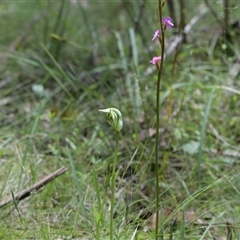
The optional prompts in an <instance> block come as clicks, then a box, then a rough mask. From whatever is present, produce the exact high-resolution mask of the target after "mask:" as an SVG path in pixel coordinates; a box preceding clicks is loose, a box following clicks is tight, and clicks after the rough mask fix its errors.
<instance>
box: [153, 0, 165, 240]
mask: <svg viewBox="0 0 240 240" xmlns="http://www.w3.org/2000/svg"><path fill="white" fill-rule="evenodd" d="M158 2H159V21H160V29H161V37H160V39H161V40H160V46H161V61H160V67H159V68H158V81H157V92H156V108H157V120H156V129H157V131H156V142H155V181H156V226H155V239H156V240H157V239H158V228H159V206H160V204H159V203H160V198H159V195H160V189H159V148H158V145H159V128H160V87H161V77H162V69H163V61H164V47H165V44H164V29H163V24H162V3H161V0H159V1H158Z"/></svg>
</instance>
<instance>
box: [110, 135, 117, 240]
mask: <svg viewBox="0 0 240 240" xmlns="http://www.w3.org/2000/svg"><path fill="white" fill-rule="evenodd" d="M118 143H119V131H116V145H115V152H114V159H113V168H112V177H111V210H110V240H113V235H114V230H113V228H114V226H113V213H114V200H115V181H116V177H117V175H116V166H117V154H118Z"/></svg>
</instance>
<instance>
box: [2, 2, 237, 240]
mask: <svg viewBox="0 0 240 240" xmlns="http://www.w3.org/2000/svg"><path fill="white" fill-rule="evenodd" d="M90 2H91V1H77V3H75V1H64V0H63V1H38V0H35V1H23V2H22V1H19V2H16V1H5V2H1V3H0V19H1V23H2V24H1V26H2V27H1V29H0V42H1V45H0V51H1V57H0V60H1V65H0V72H1V80H0V96H1V98H0V122H1V126H0V131H1V134H0V164H1V165H0V166H1V167H0V193H1V195H0V197H1V199H0V202H1V201H3V200H4V199H6V198H8V197H13V196H16V194H17V193H18V192H19V191H21V190H23V189H26V188H28V187H30V186H31V185H33V184H34V183H36V182H38V181H39V180H41V179H42V178H43V177H44V176H46V175H48V174H51V173H52V172H54V171H55V170H56V169H58V168H60V167H62V166H66V167H67V168H68V171H67V173H65V174H64V175H62V176H60V177H58V178H56V179H55V180H54V181H52V182H51V183H49V184H48V185H47V186H45V187H43V188H42V190H37V191H36V192H34V193H33V194H32V195H31V196H29V197H28V198H26V199H24V200H22V201H20V202H19V203H17V202H16V201H15V202H14V201H13V202H12V203H11V204H9V205H7V206H4V207H2V208H1V211H0V216H1V220H0V221H1V231H0V239H71V238H72V239H101V240H104V239H109V222H110V201H111V194H110V188H109V182H110V179H111V173H112V163H113V159H114V147H115V144H114V143H115V140H114V135H113V134H111V133H112V129H111V128H109V126H108V124H107V123H106V121H105V119H104V116H102V115H101V114H99V112H98V109H104V108H108V107H112V106H114V107H116V108H119V109H120V110H121V112H122V114H123V121H124V127H123V129H122V131H121V135H122V136H121V138H120V141H119V151H118V156H117V159H118V161H117V167H116V170H117V171H118V177H117V178H116V184H115V202H114V205H115V209H114V226H115V233H116V236H115V238H116V239H122V240H125V239H127V240H128V239H144V240H146V239H154V238H155V236H154V229H151V221H152V217H151V215H152V214H153V213H154V206H155V192H154V191H155V187H154V181H155V178H154V173H155V167H156V166H155V163H154V157H153V156H154V142H155V134H156V130H155V122H156V119H155V116H156V109H155V107H154V106H155V101H156V99H155V89H156V83H157V74H156V69H155V68H154V67H153V68H152V66H151V65H150V64H149V61H150V59H151V57H152V56H154V55H156V50H155V49H157V48H156V47H153V46H154V44H155V42H154V43H152V42H151V37H152V35H153V33H154V31H155V30H156V26H157V17H158V16H157V9H156V4H155V2H154V1H146V3H145V6H144V7H143V14H142V15H141V16H140V21H139V26H137V27H136V23H135V22H134V21H135V19H137V16H138V14H139V11H140V9H141V6H140V2H141V1H112V2H109V1H106V2H104V1H92V2H91V3H90ZM185 2H186V6H185V8H186V9H185V17H186V22H187V23H188V22H189V21H190V20H191V19H192V18H193V17H194V16H195V15H196V14H198V12H199V9H198V8H197V6H196V1H195V2H190V1H185ZM229 2H231V4H232V5H231V6H229V9H230V10H231V13H230V22H229V32H230V35H231V36H232V37H231V39H230V40H231V41H228V39H226V36H224V35H222V33H221V29H219V26H218V24H217V22H216V18H214V17H213V15H212V12H211V11H208V12H207V13H206V15H205V16H204V17H203V18H201V19H200V20H199V21H198V23H197V24H196V25H194V26H193V29H192V31H190V33H189V34H188V35H187V43H185V44H183V45H182V46H180V47H179V48H178V51H177V52H176V51H175V52H174V53H173V54H171V55H169V56H167V57H166V60H165V62H164V68H163V78H162V87H161V92H160V103H161V110H160V130H161V131H160V143H159V150H160V156H159V157H160V159H159V166H160V169H161V172H160V176H159V181H160V182H159V187H160V192H161V194H160V200H161V201H160V208H161V209H162V210H164V209H167V208H170V209H172V211H171V213H170V214H168V215H167V216H166V215H163V216H161V217H160V218H161V222H160V225H161V226H160V230H159V232H160V233H161V238H162V239H208V238H211V237H212V238H213V237H215V238H219V239H220V238H221V237H229V239H230V236H232V239H239V235H240V233H239V230H238V227H237V226H238V223H239V221H240V219H239V216H240V208H239V204H238V203H239V195H240V191H239V174H238V173H239V170H240V169H238V167H239V164H238V160H239V157H240V148H239V142H240V134H239V133H240V125H239V124H238V122H239V107H240V91H239V76H240V75H239V67H238V61H239V60H238V58H239V57H238V52H239V44H238V43H239V32H238V31H237V28H234V27H233V26H231V25H232V23H233V22H234V21H236V19H237V17H238V16H239V8H237V7H235V6H234V5H233V4H236V5H237V4H238V3H233V2H232V1H229ZM174 3H175V1H174ZM215 5H216V6H215ZM215 5H213V8H214V11H215V12H216V13H217V14H218V16H219V19H220V21H221V20H223V18H222V12H223V10H224V6H223V5H222V4H221V3H220V2H219V4H215ZM178 8H179V6H178V5H177V4H176V6H175V9H176V10H177V11H178ZM164 11H165V12H164V15H166V16H167V15H169V12H168V10H167V7H165V10H164ZM178 17H179V16H178V14H177V18H178ZM174 31H177V29H174V30H172V29H171V30H169V31H168V32H167V44H170V42H171V37H172V36H173V35H174V34H175V33H174ZM218 32H219V35H217V34H218ZM213 92H214V94H212V93H213ZM198 172H199V173H201V174H199V175H197V173H198ZM11 193H13V194H11ZM189 211H193V212H194V215H196V218H197V219H198V220H200V222H202V223H200V222H197V221H196V218H195V219H191V220H189V221H187V220H186V218H187V217H188V215H189ZM176 216H178V217H176ZM196 222H197V223H196Z"/></svg>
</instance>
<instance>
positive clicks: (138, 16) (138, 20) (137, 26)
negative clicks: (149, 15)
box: [134, 0, 146, 33]
mask: <svg viewBox="0 0 240 240" xmlns="http://www.w3.org/2000/svg"><path fill="white" fill-rule="evenodd" d="M145 4H146V0H142V1H141V3H140V8H139V12H138V15H137V16H136V17H135V18H134V30H135V33H137V32H138V28H139V23H140V20H141V17H142V15H143V9H144V7H145Z"/></svg>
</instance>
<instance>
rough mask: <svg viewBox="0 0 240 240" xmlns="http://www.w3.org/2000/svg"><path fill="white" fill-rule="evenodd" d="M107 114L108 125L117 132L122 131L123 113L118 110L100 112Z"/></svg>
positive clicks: (111, 109) (101, 110) (109, 109)
mask: <svg viewBox="0 0 240 240" xmlns="http://www.w3.org/2000/svg"><path fill="white" fill-rule="evenodd" d="M98 111H100V112H104V113H106V114H107V121H108V123H109V124H110V125H111V126H112V127H113V128H114V129H115V130H116V131H121V129H122V127H123V120H122V114H121V112H120V111H119V110H118V109H116V108H106V109H100V110H98Z"/></svg>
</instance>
